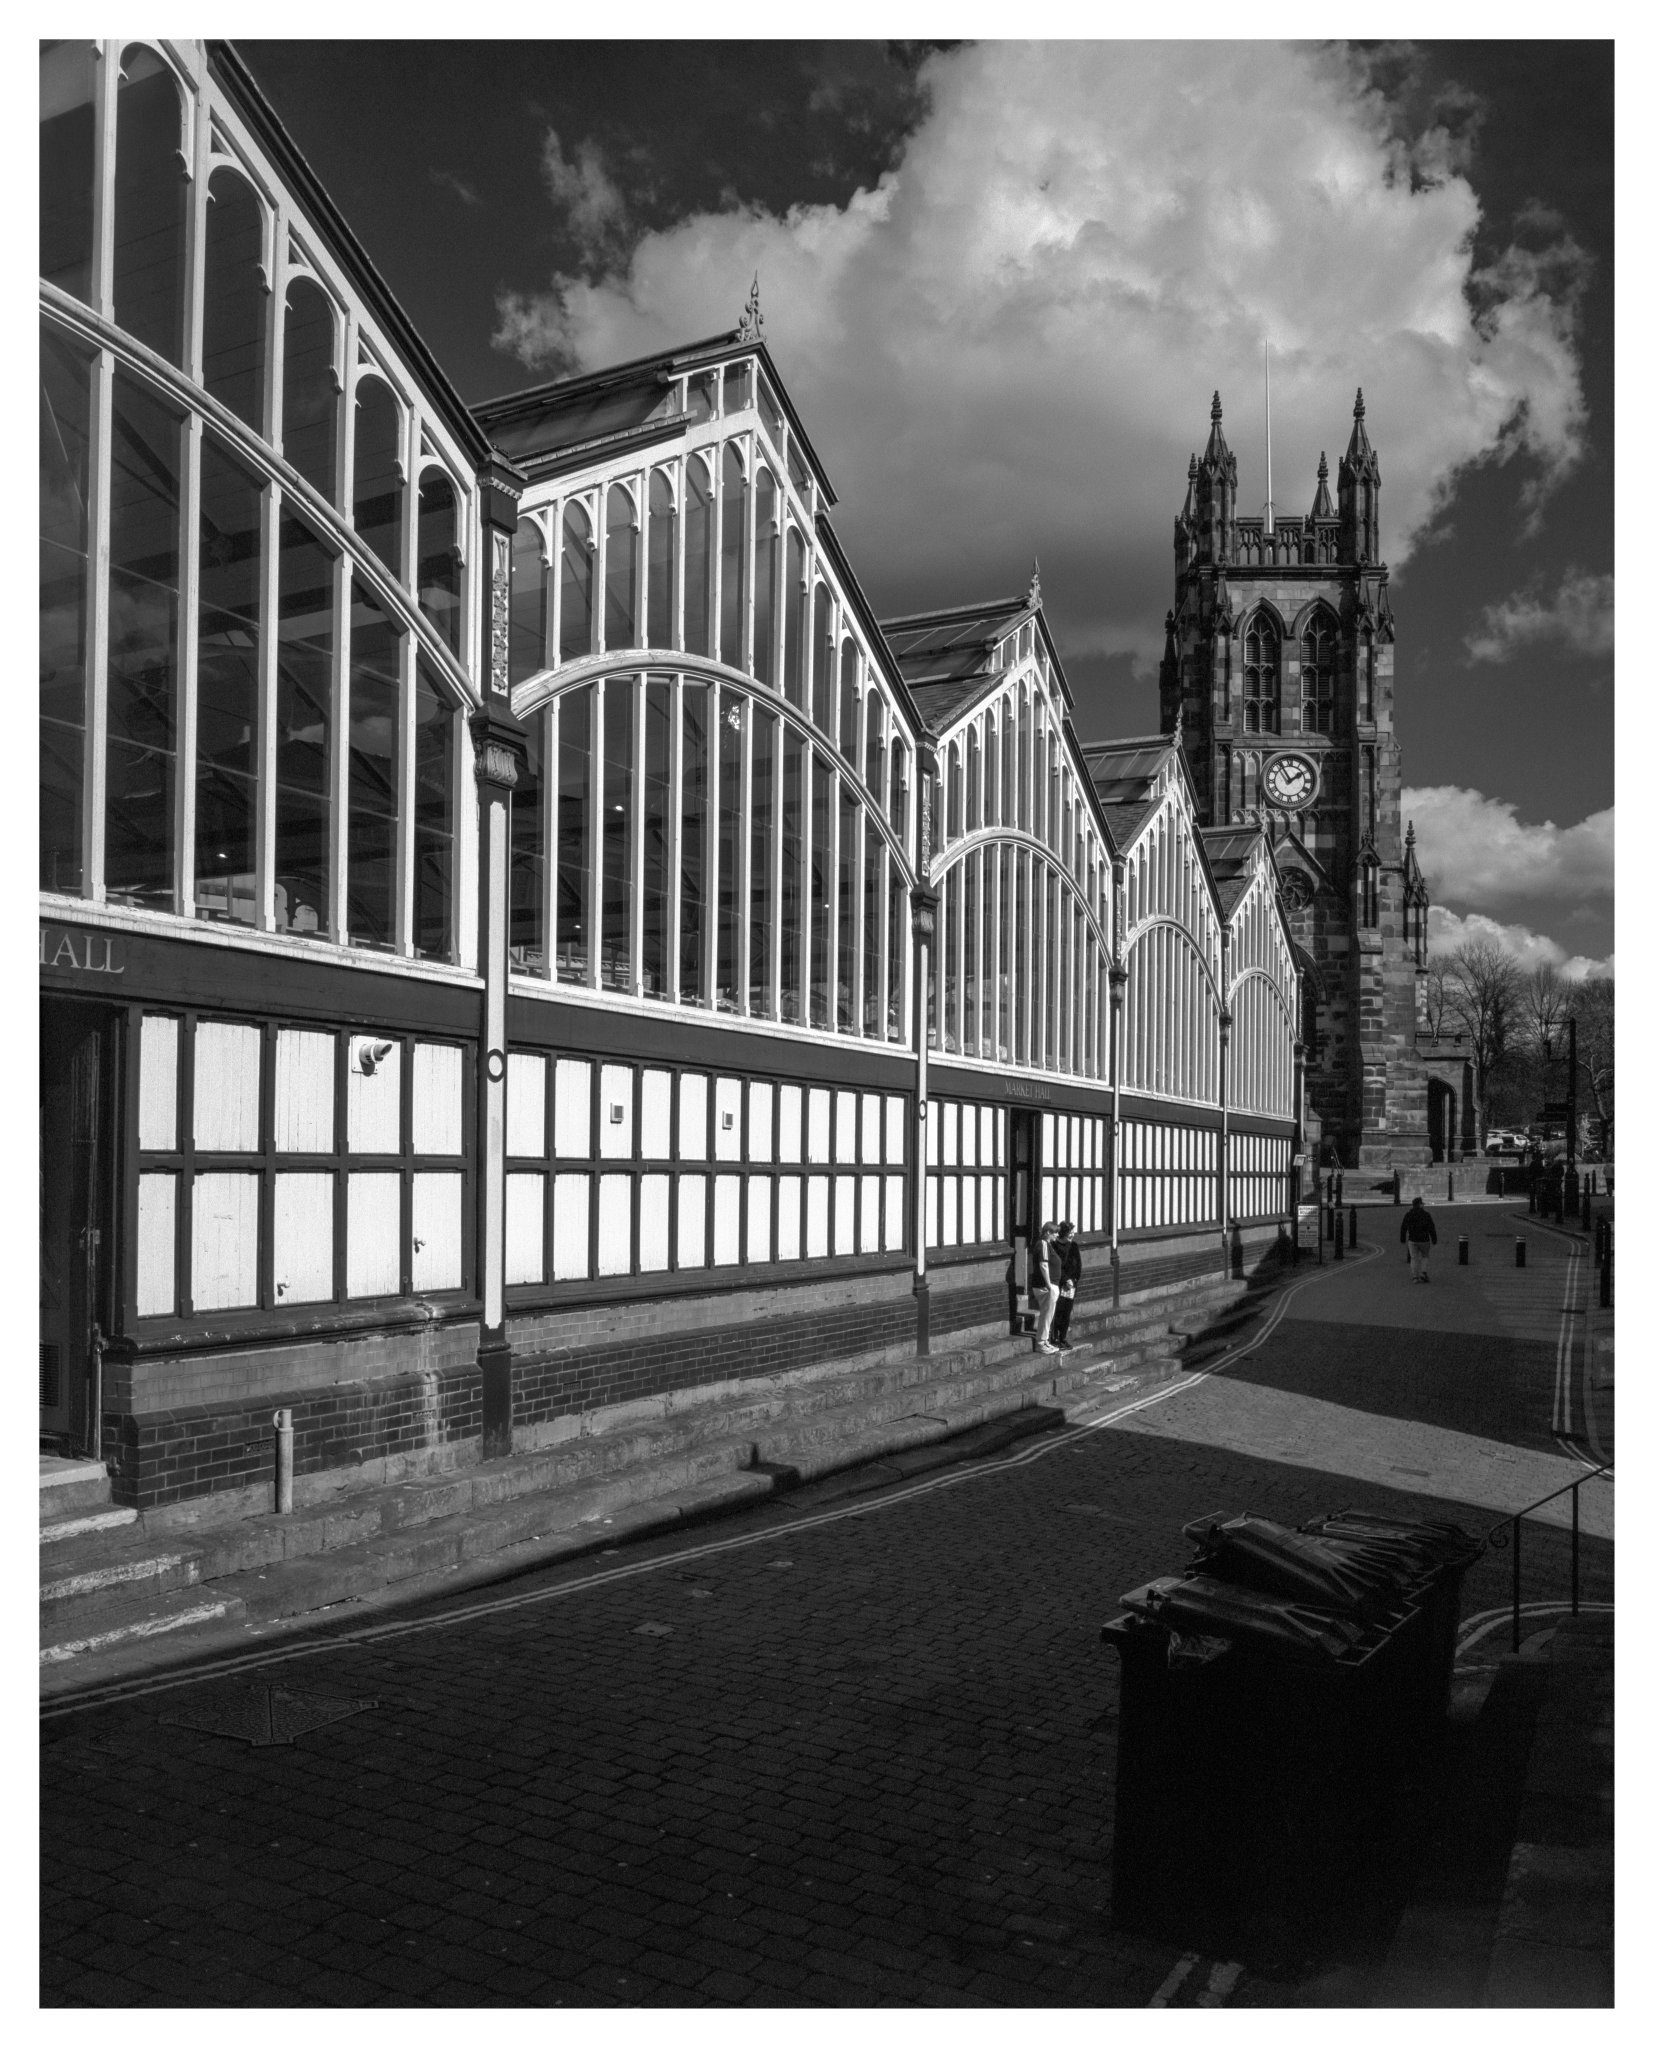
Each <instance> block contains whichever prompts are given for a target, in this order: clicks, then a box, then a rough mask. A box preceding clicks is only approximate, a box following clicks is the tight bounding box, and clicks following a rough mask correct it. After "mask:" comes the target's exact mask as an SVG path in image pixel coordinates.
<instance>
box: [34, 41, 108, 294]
mask: <svg viewBox="0 0 1654 2048" xmlns="http://www.w3.org/2000/svg"><path fill="white" fill-rule="evenodd" d="M96 78H97V60H96V58H95V57H94V55H93V51H92V45H91V43H90V42H89V41H88V40H86V39H85V38H78V39H76V40H74V41H71V42H62V43H42V44H41V46H40V274H41V276H42V277H43V278H45V279H46V280H47V281H48V283H51V284H55V285H56V286H57V287H58V289H59V290H60V291H66V292H68V293H70V294H71V295H72V296H73V297H74V298H77V299H85V300H87V301H88V302H90V300H91V297H92V182H93V178H94V175H95V173H94V169H93V166H94V161H95V159H94V143H95V138H96V116H95V113H94V110H93V91H94V85H95V81H96Z"/></svg>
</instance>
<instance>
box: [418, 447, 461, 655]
mask: <svg viewBox="0 0 1654 2048" xmlns="http://www.w3.org/2000/svg"><path fill="white" fill-rule="evenodd" d="M459 573H460V567H459V496H458V494H457V492H456V491H455V489H454V486H453V484H452V483H451V482H450V480H449V479H448V478H447V477H446V476H445V475H444V474H443V472H442V471H441V470H440V469H428V470H427V471H426V472H425V474H424V476H422V477H421V478H420V480H419V609H420V610H421V611H422V612H423V613H424V614H425V616H426V618H428V619H429V620H430V622H431V624H432V625H433V626H435V628H436V630H437V636H438V638H439V639H440V640H441V641H442V644H443V646H444V647H446V648H447V649H448V650H449V652H450V653H453V654H457V653H458V652H459Z"/></svg>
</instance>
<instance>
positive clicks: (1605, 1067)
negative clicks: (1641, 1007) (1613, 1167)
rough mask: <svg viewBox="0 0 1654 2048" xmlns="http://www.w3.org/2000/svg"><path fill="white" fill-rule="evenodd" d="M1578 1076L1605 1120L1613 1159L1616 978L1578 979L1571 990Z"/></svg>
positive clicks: (1605, 1140) (1606, 1151) (1606, 1145)
mask: <svg viewBox="0 0 1654 2048" xmlns="http://www.w3.org/2000/svg"><path fill="white" fill-rule="evenodd" d="M1569 994H1570V997H1571V999H1572V1000H1571V1002H1570V1006H1569V1007H1570V1012H1571V1014H1572V1017H1573V1021H1574V1040H1575V1052H1576V1055H1577V1057H1578V1060H1579V1078H1580V1081H1581V1083H1582V1084H1583V1090H1584V1091H1585V1092H1588V1093H1589V1095H1590V1100H1591V1107H1592V1109H1593V1110H1594V1112H1595V1113H1596V1115H1597V1116H1598V1117H1599V1118H1600V1119H1601V1122H1602V1151H1603V1157H1604V1158H1605V1159H1612V1158H1613V1156H1614V1152H1613V1134H1614V982H1613V977H1612V976H1604V977H1603V978H1601V979H1599V980H1595V981H1580V982H1575V983H1574V984H1573V985H1572V987H1571V988H1570V990H1569Z"/></svg>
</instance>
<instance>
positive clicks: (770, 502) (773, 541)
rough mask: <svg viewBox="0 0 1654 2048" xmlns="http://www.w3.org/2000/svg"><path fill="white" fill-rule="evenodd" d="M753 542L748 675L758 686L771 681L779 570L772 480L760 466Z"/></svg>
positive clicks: (779, 552) (779, 548) (773, 480)
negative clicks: (750, 641)
mask: <svg viewBox="0 0 1654 2048" xmlns="http://www.w3.org/2000/svg"><path fill="white" fill-rule="evenodd" d="M755 509H756V515H757V517H756V532H755V534H754V538H753V572H752V606H753V610H752V672H753V674H754V675H755V676H756V677H757V678H758V680H759V681H760V682H761V683H773V682H774V681H775V624H776V604H775V595H776V593H775V585H776V578H777V576H778V575H779V574H780V570H781V535H780V530H779V527H778V525H777V517H776V515H777V506H776V497H775V478H774V477H773V476H771V475H770V473H769V471H768V470H767V469H765V468H763V467H762V466H760V468H759V471H758V493H757V503H756V508H755Z"/></svg>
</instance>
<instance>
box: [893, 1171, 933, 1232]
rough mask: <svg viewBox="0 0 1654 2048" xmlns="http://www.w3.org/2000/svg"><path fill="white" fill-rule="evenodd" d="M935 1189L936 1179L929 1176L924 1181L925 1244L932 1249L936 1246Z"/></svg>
mask: <svg viewBox="0 0 1654 2048" xmlns="http://www.w3.org/2000/svg"><path fill="white" fill-rule="evenodd" d="M936 1189H937V1182H936V1179H935V1177H934V1176H931V1177H930V1178H928V1179H927V1180H926V1181H925V1243H926V1244H927V1245H929V1246H931V1247H933V1248H934V1246H935V1244H936V1204H937V1195H936ZM888 1213H889V1212H888V1210H887V1211H886V1214H887V1215H888Z"/></svg>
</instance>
